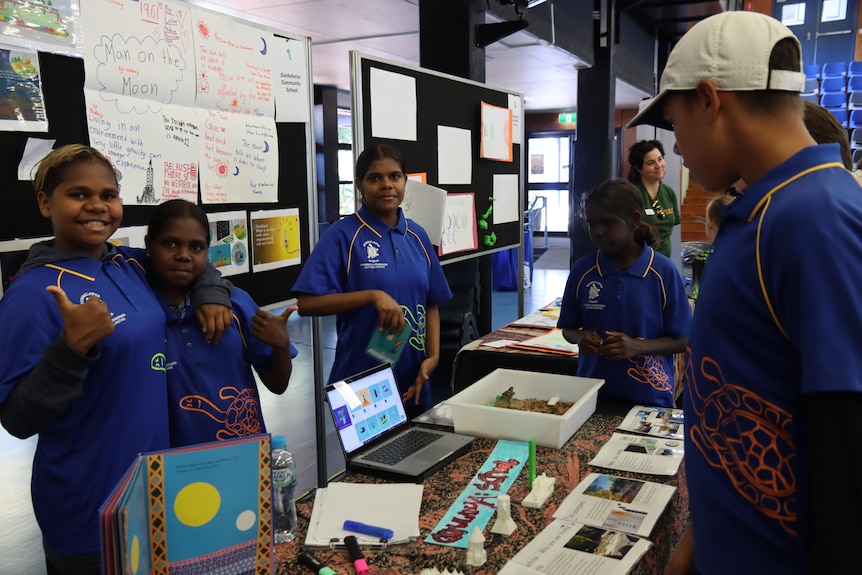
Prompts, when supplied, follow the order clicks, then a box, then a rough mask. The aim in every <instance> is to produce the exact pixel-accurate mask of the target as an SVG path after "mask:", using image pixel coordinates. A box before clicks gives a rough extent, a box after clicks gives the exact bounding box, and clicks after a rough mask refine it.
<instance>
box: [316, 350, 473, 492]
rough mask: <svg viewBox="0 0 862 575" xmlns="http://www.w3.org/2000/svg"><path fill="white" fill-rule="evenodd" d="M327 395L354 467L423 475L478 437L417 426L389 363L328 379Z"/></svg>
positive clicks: (402, 475) (407, 475) (390, 474)
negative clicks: (402, 399) (408, 411)
mask: <svg viewBox="0 0 862 575" xmlns="http://www.w3.org/2000/svg"><path fill="white" fill-rule="evenodd" d="M326 400H327V401H326V403H327V406H328V407H329V411H330V412H331V413H332V418H333V421H334V423H335V429H336V432H337V435H338V440H339V442H340V443H341V448H342V449H343V450H344V457H345V459H346V460H347V467H348V469H351V470H353V471H359V472H362V473H368V474H370V475H378V476H383V477H388V478H393V479H403V480H408V481H420V480H422V479H424V478H425V477H427V476H429V475H431V474H432V473H434V472H435V471H437V470H438V469H440V468H441V467H443V466H444V465H446V464H447V463H449V462H450V461H452V460H453V459H455V458H457V457H459V456H461V455H463V454H464V453H466V452H467V451H468V450H469V449H470V445H471V444H472V442H473V439H474V438H473V437H471V436H469V435H460V434H457V433H451V432H448V431H440V430H437V429H425V428H421V427H412V426H411V425H410V421H409V420H408V418H407V413H406V412H405V410H404V403H403V402H402V401H401V394H400V393H399V392H398V386H397V384H396V383H395V374H394V373H393V372H392V367H391V366H390V365H389V364H388V363H384V364H381V365H378V366H377V367H373V368H371V369H369V370H366V371H364V372H362V373H359V374H357V375H353V376H351V377H348V378H346V379H343V380H341V381H336V382H334V383H331V384H329V385H328V386H326ZM405 443H407V444H416V445H413V447H412V449H413V450H412V452H410V453H406V454H405V453H401V451H403V446H404V444H405ZM408 451H409V449H408ZM393 452H394V454H393Z"/></svg>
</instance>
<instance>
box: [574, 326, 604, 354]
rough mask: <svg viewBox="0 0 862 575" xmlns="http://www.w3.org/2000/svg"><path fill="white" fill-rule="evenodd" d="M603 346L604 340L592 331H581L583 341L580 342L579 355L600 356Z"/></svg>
mask: <svg viewBox="0 0 862 575" xmlns="http://www.w3.org/2000/svg"><path fill="white" fill-rule="evenodd" d="M601 346H602V338H601V336H600V335H599V334H597V333H596V332H594V331H593V330H591V329H584V330H581V339H580V341H579V342H578V353H582V354H584V355H599V351H600V349H601Z"/></svg>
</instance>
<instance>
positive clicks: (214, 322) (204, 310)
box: [195, 303, 233, 343]
mask: <svg viewBox="0 0 862 575" xmlns="http://www.w3.org/2000/svg"><path fill="white" fill-rule="evenodd" d="M195 317H196V318H198V322H200V324H201V329H202V331H203V332H204V333H205V334H206V341H207V343H218V342H219V341H221V336H222V335H224V332H225V331H227V328H229V327H230V324H231V322H232V321H233V312H232V311H231V309H230V308H229V307H227V306H224V305H221V304H217V303H205V304H202V305H199V306H198V307H196V308H195Z"/></svg>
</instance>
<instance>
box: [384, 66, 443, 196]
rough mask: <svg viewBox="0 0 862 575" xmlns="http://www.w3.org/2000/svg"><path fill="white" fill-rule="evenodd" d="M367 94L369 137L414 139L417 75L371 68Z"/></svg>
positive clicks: (413, 140)
mask: <svg viewBox="0 0 862 575" xmlns="http://www.w3.org/2000/svg"><path fill="white" fill-rule="evenodd" d="M370 93H371V136H372V137H374V138H388V139H391V140H409V141H411V142H415V141H416V124H417V120H416V78H412V77H410V76H405V75H404V74H396V73H394V72H387V71H386V70H381V69H380V68H373V67H372V68H371V90H370ZM441 183H442V182H441Z"/></svg>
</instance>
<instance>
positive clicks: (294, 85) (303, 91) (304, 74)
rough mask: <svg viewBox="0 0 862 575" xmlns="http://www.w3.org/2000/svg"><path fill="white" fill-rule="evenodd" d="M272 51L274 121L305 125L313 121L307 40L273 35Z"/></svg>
mask: <svg viewBox="0 0 862 575" xmlns="http://www.w3.org/2000/svg"><path fill="white" fill-rule="evenodd" d="M270 50H271V51H272V52H273V54H274V57H275V64H276V65H275V67H274V68H273V78H272V86H273V91H274V93H275V121H276V122H301V123H305V124H307V123H309V122H311V117H310V111H309V110H310V109H311V102H309V100H308V83H309V78H308V67H307V66H306V62H307V60H308V56H307V55H306V50H305V40H296V39H293V38H282V37H281V36H273V37H272V46H271V47H270Z"/></svg>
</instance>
